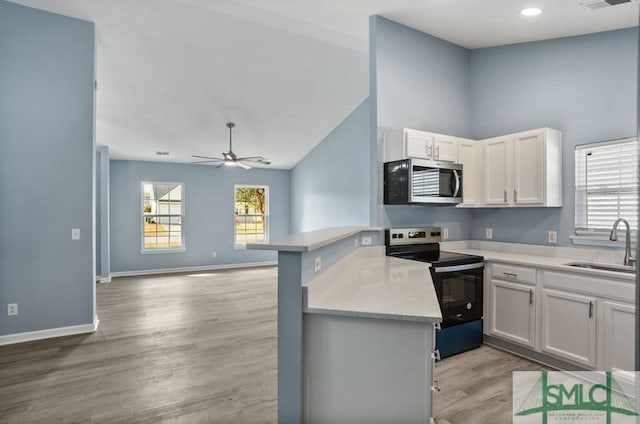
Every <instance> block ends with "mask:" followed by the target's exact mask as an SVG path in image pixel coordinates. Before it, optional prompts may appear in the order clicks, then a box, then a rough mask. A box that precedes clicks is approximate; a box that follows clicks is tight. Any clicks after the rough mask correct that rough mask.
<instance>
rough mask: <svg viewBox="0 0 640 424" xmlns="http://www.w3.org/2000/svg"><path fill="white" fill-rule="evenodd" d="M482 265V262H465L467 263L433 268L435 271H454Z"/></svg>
mask: <svg viewBox="0 0 640 424" xmlns="http://www.w3.org/2000/svg"><path fill="white" fill-rule="evenodd" d="M482 267H484V262H478V263H475V264H467V265H454V266H439V267H435V268H433V271H434V272H435V273H438V274H439V273H442V272H456V271H468V270H470V269H478V268H482Z"/></svg>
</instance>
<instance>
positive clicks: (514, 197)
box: [482, 128, 562, 207]
mask: <svg viewBox="0 0 640 424" xmlns="http://www.w3.org/2000/svg"><path fill="white" fill-rule="evenodd" d="M482 145H483V153H484V155H483V171H484V205H487V206H507V207H512V206H522V207H527V206H528V207H531V206H543V207H560V206H562V133H561V132H560V131H557V130H553V129H550V128H542V129H538V130H532V131H525V132H521V133H517V134H510V135H507V136H504V137H496V138H491V139H488V140H483V141H482Z"/></svg>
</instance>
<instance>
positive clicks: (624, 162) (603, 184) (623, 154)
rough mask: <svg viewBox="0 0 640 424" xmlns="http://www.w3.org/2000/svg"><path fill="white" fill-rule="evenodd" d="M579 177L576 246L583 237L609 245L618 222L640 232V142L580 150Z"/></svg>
mask: <svg viewBox="0 0 640 424" xmlns="http://www.w3.org/2000/svg"><path fill="white" fill-rule="evenodd" d="M575 173H576V188H575V195H576V216H575V225H576V236H577V237H575V238H574V242H576V239H580V238H581V237H583V238H584V239H592V240H604V241H608V239H609V232H610V231H611V227H612V226H613V223H614V222H615V221H616V220H617V219H618V218H624V219H626V220H627V221H629V224H630V225H631V228H632V230H634V232H635V230H637V229H638V141H637V139H635V138H630V139H624V140H615V141H608V142H602V143H593V144H587V145H583V146H576V149H575ZM620 228H621V229H624V228H625V227H624V226H621V227H620ZM620 236H621V237H623V235H622V233H621V234H620ZM578 242H579V241H578ZM609 245H610V243H609Z"/></svg>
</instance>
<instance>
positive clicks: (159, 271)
mask: <svg viewBox="0 0 640 424" xmlns="http://www.w3.org/2000/svg"><path fill="white" fill-rule="evenodd" d="M274 265H278V262H277V261H268V262H247V263H240V264H227V265H204V266H188V267H182V268H163V269H142V270H139V271H118V272H112V273H111V277H135V276H137V275H155V274H175V273H178V272H198V271H215V270H218V269H234V268H255V267H260V266H274ZM109 281H111V279H109Z"/></svg>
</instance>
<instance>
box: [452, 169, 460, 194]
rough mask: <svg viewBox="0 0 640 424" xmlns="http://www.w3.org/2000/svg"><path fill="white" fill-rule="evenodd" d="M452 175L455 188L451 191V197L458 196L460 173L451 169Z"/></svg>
mask: <svg viewBox="0 0 640 424" xmlns="http://www.w3.org/2000/svg"><path fill="white" fill-rule="evenodd" d="M453 176H454V177H455V179H456V188H455V190H454V191H453V197H458V193H459V192H460V175H458V170H457V169H454V170H453Z"/></svg>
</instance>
